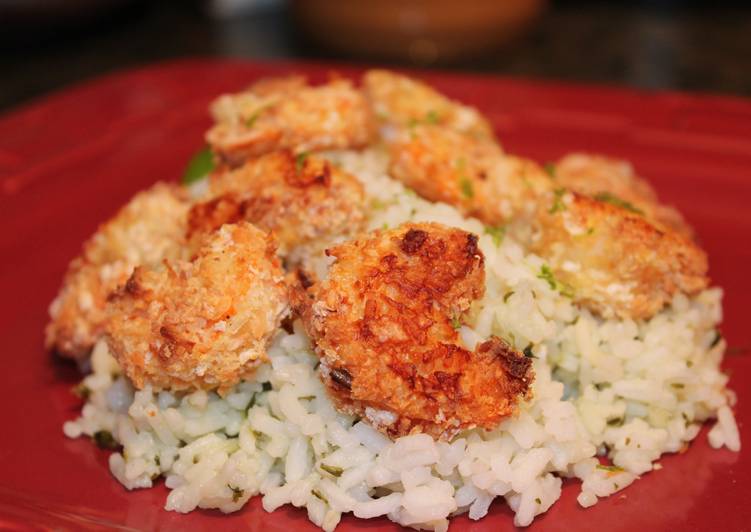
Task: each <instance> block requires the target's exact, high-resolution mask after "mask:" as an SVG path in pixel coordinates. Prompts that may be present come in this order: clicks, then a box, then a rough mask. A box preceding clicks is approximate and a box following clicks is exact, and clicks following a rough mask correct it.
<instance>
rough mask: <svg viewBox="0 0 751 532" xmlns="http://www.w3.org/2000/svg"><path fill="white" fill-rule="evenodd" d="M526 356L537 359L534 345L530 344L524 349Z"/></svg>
mask: <svg viewBox="0 0 751 532" xmlns="http://www.w3.org/2000/svg"><path fill="white" fill-rule="evenodd" d="M523 352H524V356H525V357H527V358H537V357H536V356H535V354H534V353H533V352H532V344H529V345H528V346H527V347H525V348H524V351H523Z"/></svg>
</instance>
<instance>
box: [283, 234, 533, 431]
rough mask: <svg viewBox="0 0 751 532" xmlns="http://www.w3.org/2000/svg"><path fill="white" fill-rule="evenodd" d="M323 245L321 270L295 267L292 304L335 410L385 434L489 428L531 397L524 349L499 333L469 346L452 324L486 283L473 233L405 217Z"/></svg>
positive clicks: (481, 291) (528, 362) (458, 318)
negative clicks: (319, 274)
mask: <svg viewBox="0 0 751 532" xmlns="http://www.w3.org/2000/svg"><path fill="white" fill-rule="evenodd" d="M329 254H330V255H331V256H333V257H335V258H336V261H335V262H334V263H333V265H332V266H331V268H330V271H329V274H328V278H327V279H326V280H325V281H322V282H319V283H315V284H313V285H312V286H310V281H309V280H308V279H307V278H305V277H302V278H301V284H302V286H303V289H301V291H300V292H298V294H297V295H296V296H295V297H294V306H295V308H296V309H297V311H298V313H299V314H300V315H301V316H302V319H303V323H304V325H305V327H306V329H307V331H308V333H309V334H310V336H311V338H312V339H313V341H314V343H315V346H316V351H317V353H318V354H319V356H320V357H321V375H322V378H323V380H324V382H325V384H326V386H327V388H328V390H329V392H330V394H331V396H332V397H333V399H334V401H335V403H336V404H337V406H338V408H340V409H342V410H343V411H346V412H349V413H352V414H356V415H360V416H364V417H365V418H367V419H368V421H369V422H370V423H372V424H373V426H375V427H377V428H378V429H379V430H381V431H383V432H386V433H387V434H389V435H391V436H399V435H404V434H408V433H412V432H426V433H428V434H431V435H433V436H434V437H440V438H450V437H451V436H452V435H453V434H455V433H456V432H457V431H459V430H462V429H465V428H470V427H475V426H480V427H485V428H492V427H494V426H496V425H497V424H498V423H499V422H500V421H501V420H502V419H503V418H505V417H507V416H509V415H511V414H513V413H514V412H515V409H516V405H517V404H518V402H519V401H520V400H522V399H523V398H525V397H527V396H528V394H529V393H530V392H529V387H530V384H531V382H532V380H533V372H532V369H531V360H530V359H528V358H526V357H525V356H524V355H521V354H519V353H517V352H515V351H513V350H512V349H511V348H510V347H509V346H508V345H507V344H505V343H504V342H503V341H502V340H500V339H498V338H495V337H493V338H491V339H490V340H488V341H487V342H484V343H482V344H480V345H479V346H477V348H476V349H475V350H474V351H472V350H470V349H467V348H466V347H464V346H463V344H462V342H461V340H460V337H459V334H458V331H457V328H458V327H459V326H460V325H461V322H462V320H463V319H464V317H465V315H466V313H467V311H468V310H469V308H470V305H471V303H472V302H473V301H475V300H477V299H479V298H481V297H482V295H483V293H484V289H485V285H484V278H485V271H484V266H483V261H484V259H483V255H482V253H481V252H480V250H479V248H478V247H477V237H476V236H475V235H472V234H470V233H466V232H464V231H461V230H459V229H453V228H449V227H446V226H442V225H439V224H434V223H421V224H405V225H403V226H401V227H399V228H397V229H394V230H390V231H376V232H374V233H373V234H372V235H370V236H368V237H367V238H363V239H361V240H355V241H350V242H348V243H345V244H341V245H338V246H336V247H334V248H333V249H330V250H329ZM305 287H308V288H307V289H305Z"/></svg>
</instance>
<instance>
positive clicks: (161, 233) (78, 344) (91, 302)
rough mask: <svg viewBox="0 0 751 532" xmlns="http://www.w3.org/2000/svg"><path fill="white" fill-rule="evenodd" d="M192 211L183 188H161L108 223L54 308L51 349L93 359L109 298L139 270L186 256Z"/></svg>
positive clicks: (74, 265)
mask: <svg viewBox="0 0 751 532" xmlns="http://www.w3.org/2000/svg"><path fill="white" fill-rule="evenodd" d="M188 208H189V206H188V202H187V200H186V198H185V195H184V192H183V191H182V190H181V189H180V188H179V187H177V186H173V185H167V184H165V183H157V184H156V185H154V186H153V187H151V188H150V189H148V190H145V191H142V192H139V193H138V194H136V195H135V196H134V197H133V199H131V200H130V202H129V203H128V204H127V205H125V206H124V207H123V208H122V209H120V211H119V212H118V213H117V214H116V215H115V216H114V217H113V218H111V219H110V220H109V221H107V222H105V223H104V224H102V225H101V226H100V227H99V229H98V230H97V232H96V233H95V234H94V235H93V236H92V237H91V238H89V240H88V241H87V242H86V243H85V244H84V246H83V252H82V253H81V255H80V256H78V257H76V258H75V259H74V260H73V261H72V262H71V263H70V266H69V267H68V271H67V272H66V274H65V277H64V279H63V285H62V287H61V289H60V292H59V294H58V296H57V297H56V298H55V300H54V301H53V302H52V305H51V306H50V317H51V320H50V323H49V324H48V325H47V329H46V346H47V348H48V349H54V350H55V351H57V352H58V353H59V354H61V355H63V356H65V357H68V358H74V359H79V360H80V359H84V358H85V357H87V356H88V354H89V352H90V351H91V349H92V347H93V346H94V344H95V343H96V342H97V340H99V339H100V338H101V336H102V333H103V327H104V322H105V306H106V303H107V298H108V296H109V295H110V294H111V293H112V292H113V291H114V290H115V289H117V288H118V287H119V286H122V285H124V284H125V282H126V281H127V280H128V277H130V274H131V273H132V272H133V268H135V267H136V266H137V265H139V264H157V263H159V262H160V261H161V260H163V259H177V258H179V257H180V256H182V254H183V253H184V243H185V229H186V215H187V212H188Z"/></svg>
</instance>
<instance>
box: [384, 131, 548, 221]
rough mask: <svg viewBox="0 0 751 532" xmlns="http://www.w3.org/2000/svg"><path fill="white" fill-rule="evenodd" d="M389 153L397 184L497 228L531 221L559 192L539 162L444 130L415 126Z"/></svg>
mask: <svg viewBox="0 0 751 532" xmlns="http://www.w3.org/2000/svg"><path fill="white" fill-rule="evenodd" d="M389 150H390V154H391V165H390V172H391V175H392V176H394V177H395V178H396V179H398V180H400V181H402V182H403V183H404V184H406V185H407V186H409V187H411V188H413V189H415V191H416V192H417V193H418V194H420V195H421V196H423V197H425V198H427V199H429V200H431V201H442V202H444V203H448V204H450V205H454V206H455V207H457V208H458V209H459V210H460V211H461V212H462V213H463V214H465V215H467V216H475V217H477V218H480V219H482V220H483V221H485V222H486V223H488V224H491V225H501V224H505V223H508V222H509V221H511V220H512V219H518V218H528V217H530V216H531V215H532V214H533V213H534V211H535V208H536V203H537V201H538V199H539V197H540V196H541V195H542V194H544V193H546V192H548V191H550V190H552V188H553V186H552V184H551V182H550V179H549V178H548V177H547V176H546V174H545V172H544V171H543V170H542V168H541V167H540V166H539V165H537V164H536V163H534V162H533V161H530V160H528V159H522V158H520V157H514V156H510V155H504V154H503V152H502V151H501V149H500V148H499V147H498V145H497V144H496V143H495V142H494V141H493V140H492V139H488V138H473V137H471V136H468V135H465V134H463V133H460V132H457V131H453V130H451V129H447V128H444V127H441V126H433V125H421V126H415V127H414V128H412V130H411V133H410V135H405V136H401V137H400V138H399V139H397V140H395V141H394V142H392V143H390V146H389Z"/></svg>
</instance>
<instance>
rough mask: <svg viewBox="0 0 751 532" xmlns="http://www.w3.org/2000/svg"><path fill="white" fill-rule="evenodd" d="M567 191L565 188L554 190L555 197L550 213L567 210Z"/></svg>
mask: <svg viewBox="0 0 751 532" xmlns="http://www.w3.org/2000/svg"><path fill="white" fill-rule="evenodd" d="M565 193H566V189H565V188H557V189H555V190H554V191H553V194H554V195H555V197H554V198H553V205H551V206H550V209H548V213H549V214H555V213H557V212H561V211H565V210H566V204H565V203H563V195H564V194H565Z"/></svg>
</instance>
